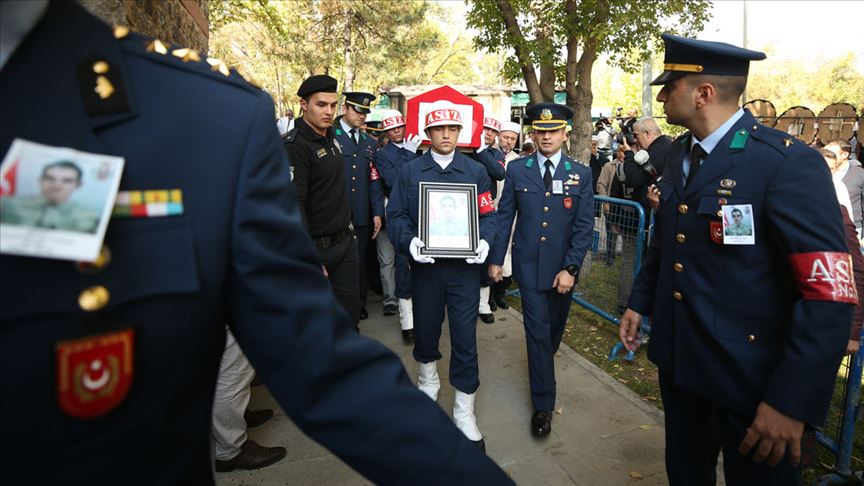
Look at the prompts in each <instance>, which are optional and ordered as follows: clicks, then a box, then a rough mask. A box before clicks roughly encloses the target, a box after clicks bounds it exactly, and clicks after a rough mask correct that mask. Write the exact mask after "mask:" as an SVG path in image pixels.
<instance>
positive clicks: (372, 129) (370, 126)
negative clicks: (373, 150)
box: [364, 120, 382, 147]
mask: <svg viewBox="0 0 864 486" xmlns="http://www.w3.org/2000/svg"><path fill="white" fill-rule="evenodd" d="M364 127H365V132H366V135H369V138H371V139H372V140H373V141H375V143H376V144H377V146H378V147H380V146H381V142H382V140H381V121H380V120H367V121H366V124H365V125H364Z"/></svg>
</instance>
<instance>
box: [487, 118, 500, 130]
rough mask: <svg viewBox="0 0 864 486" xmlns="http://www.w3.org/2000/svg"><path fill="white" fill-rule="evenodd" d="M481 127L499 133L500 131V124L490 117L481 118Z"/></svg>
mask: <svg viewBox="0 0 864 486" xmlns="http://www.w3.org/2000/svg"><path fill="white" fill-rule="evenodd" d="M483 127H484V128H491V129H492V130H495V131H496V132H500V131H501V122H499V121H498V120H496V119H494V118H492V117H491V116H486V117H483Z"/></svg>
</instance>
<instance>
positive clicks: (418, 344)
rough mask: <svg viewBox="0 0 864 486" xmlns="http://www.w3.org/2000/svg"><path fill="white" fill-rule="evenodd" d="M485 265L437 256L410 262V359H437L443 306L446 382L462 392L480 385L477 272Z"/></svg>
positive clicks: (478, 275)
mask: <svg viewBox="0 0 864 486" xmlns="http://www.w3.org/2000/svg"><path fill="white" fill-rule="evenodd" d="M485 268H486V266H485V265H470V264H468V263H465V261H464V260H448V259H444V258H440V259H438V260H436V262H435V263H433V264H426V263H418V264H415V265H413V267H412V269H411V271H412V272H414V275H413V278H412V279H411V280H412V282H411V283H412V287H413V298H412V302H413V305H414V333H415V336H414V359H415V360H417V361H419V362H421V363H429V362H431V361H437V360H439V359H441V351H439V349H438V341H439V340H440V339H441V326H442V324H443V323H444V309H445V306H446V309H447V320H448V323H449V325H450V384H451V385H453V386H454V387H455V388H456V389H457V390H459V391H461V392H464V393H468V394H471V393H474V392H475V391H476V390H477V388H478V387H479V386H480V379H479V377H478V366H477V316H478V311H477V306H478V305H479V304H480V272H481V270H483V269H485Z"/></svg>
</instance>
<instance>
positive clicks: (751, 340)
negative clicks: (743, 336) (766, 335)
mask: <svg viewBox="0 0 864 486" xmlns="http://www.w3.org/2000/svg"><path fill="white" fill-rule="evenodd" d="M747 342H748V343H755V342H756V336H754V335H752V334H750V335H749V336H747Z"/></svg>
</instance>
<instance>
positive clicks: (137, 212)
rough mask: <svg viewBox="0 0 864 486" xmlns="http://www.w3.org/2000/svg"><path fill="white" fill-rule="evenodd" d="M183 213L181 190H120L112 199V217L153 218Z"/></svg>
mask: <svg viewBox="0 0 864 486" xmlns="http://www.w3.org/2000/svg"><path fill="white" fill-rule="evenodd" d="M182 214H183V191H182V190H181V189H162V190H153V191H120V192H118V193H117V198H116V199H115V200H114V210H113V211H112V213H111V217H112V218H154V217H157V216H180V215H182Z"/></svg>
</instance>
